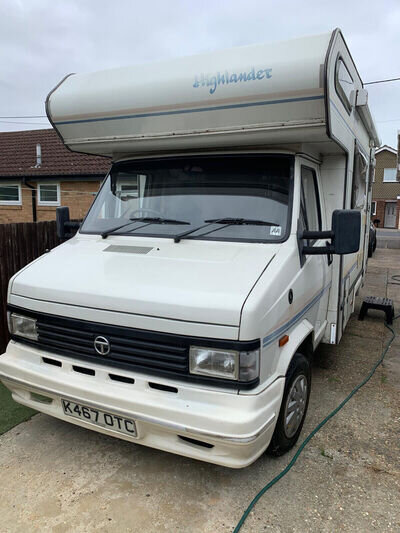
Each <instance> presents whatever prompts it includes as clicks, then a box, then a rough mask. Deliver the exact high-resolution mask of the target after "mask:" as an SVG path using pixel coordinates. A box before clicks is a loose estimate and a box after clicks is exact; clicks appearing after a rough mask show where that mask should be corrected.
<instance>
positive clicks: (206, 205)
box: [0, 30, 379, 468]
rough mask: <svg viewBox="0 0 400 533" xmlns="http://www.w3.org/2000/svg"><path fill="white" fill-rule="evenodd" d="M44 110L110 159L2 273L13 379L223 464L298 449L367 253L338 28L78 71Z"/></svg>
mask: <svg viewBox="0 0 400 533" xmlns="http://www.w3.org/2000/svg"><path fill="white" fill-rule="evenodd" d="M47 113H48V117H49V119H50V120H51V122H52V124H53V126H54V128H55V129H56V131H57V132H58V133H59V135H60V136H61V138H62V139H63V141H64V143H65V145H66V146H67V147H68V148H70V149H71V150H74V151H77V152H85V153H90V154H98V155H106V156H111V157H112V159H113V166H112V169H111V172H110V174H109V175H108V176H107V177H106V179H105V180H104V182H103V185H102V187H101V189H100V191H99V193H98V195H97V197H96V199H95V201H94V203H93V205H92V207H91V209H90V210H89V212H88V214H87V216H86V218H85V220H84V221H83V223H82V224H81V225H80V227H79V230H78V232H77V233H76V235H75V236H73V238H70V239H68V240H66V241H65V242H64V243H63V244H61V245H60V246H58V247H57V248H55V249H53V250H51V251H50V252H49V253H47V254H45V255H43V256H41V257H40V258H39V259H37V260H36V261H34V262H33V263H31V264H30V265H28V266H27V267H25V268H24V269H22V270H21V271H20V272H19V273H17V274H16V275H15V276H14V277H13V278H12V279H11V280H10V284H9V292H8V306H9V308H8V309H9V316H8V318H9V328H10V334H11V341H10V343H9V345H8V347H7V351H6V353H5V354H3V355H2V356H1V357H0V378H1V380H2V381H3V382H4V383H5V385H6V386H7V387H8V388H9V389H10V390H11V391H12V394H13V398H14V399H15V400H16V401H17V402H20V403H22V404H24V405H28V406H31V407H33V408H35V409H37V410H39V411H42V412H44V413H47V414H49V415H52V416H55V417H58V418H60V419H63V420H65V421H69V422H72V423H74V424H78V425H80V426H83V427H85V428H90V429H95V430H97V431H100V432H102V433H105V434H108V435H113V436H116V437H120V438H122V439H126V440H128V441H131V442H133V443H138V444H144V445H146V446H151V447H154V448H159V449H161V450H166V451H169V452H174V453H177V454H181V455H185V456H189V457H193V458H196V459H201V460H204V461H209V462H212V463H216V464H220V465H225V466H228V467H235V468H239V467H244V466H246V465H249V464H250V463H252V462H253V461H255V460H256V459H257V457H259V456H260V455H261V454H262V453H263V452H264V451H265V450H266V449H269V450H270V451H271V452H272V453H275V454H281V453H283V452H285V451H286V450H288V449H290V448H291V447H292V446H293V445H294V443H295V442H296V440H297V438H298V436H299V434H300V431H301V428H302V424H303V421H304V417H305V414H306V410H307V405H308V398H309V394H310V386H311V380H310V363H311V359H312V354H313V351H314V350H315V348H316V347H317V346H318V344H319V343H320V342H324V343H331V344H335V343H338V342H339V341H340V338H341V336H342V334H343V331H344V328H345V326H346V323H347V321H348V319H349V316H350V314H351V313H352V311H353V309H354V299H355V294H356V293H357V290H358V289H359V287H360V286H361V285H362V283H363V277H364V274H365V269H366V261H367V250H368V235H369V232H368V224H369V218H370V197H371V193H370V190H371V182H372V176H373V168H374V147H375V146H377V145H379V139H378V137H377V133H376V130H375V127H374V124H373V121H372V119H371V115H370V112H369V109H368V105H367V92H366V90H365V89H364V88H363V83H362V81H361V78H360V76H359V74H358V72H357V69H356V66H355V64H354V62H353V59H352V57H351V55H350V53H349V50H348V48H347V46H346V43H345V41H344V39H343V37H342V34H341V32H340V31H339V30H335V31H334V32H332V33H330V34H326V35H319V36H314V37H307V38H302V39H297V40H292V41H287V42H281V43H273V44H267V45H261V46H248V47H244V48H237V49H233V50H226V51H222V52H215V53H212V54H205V55H199V56H196V57H182V58H179V59H176V60H173V61H166V62H161V63H157V64H153V65H141V66H135V67H127V68H119V69H116V70H108V71H103V72H97V73H94V74H82V75H70V76H67V77H66V78H65V79H64V80H62V82H61V83H60V84H59V85H58V86H57V87H56V88H55V89H54V90H53V91H52V92H51V93H50V94H49V96H48V99H47ZM66 210H67V208H61V210H60V211H59V213H58V223H59V231H60V234H61V235H62V236H64V237H65V236H66V232H68V228H71V226H72V225H73V223H72V222H70V221H69V217H68V213H67V211H66Z"/></svg>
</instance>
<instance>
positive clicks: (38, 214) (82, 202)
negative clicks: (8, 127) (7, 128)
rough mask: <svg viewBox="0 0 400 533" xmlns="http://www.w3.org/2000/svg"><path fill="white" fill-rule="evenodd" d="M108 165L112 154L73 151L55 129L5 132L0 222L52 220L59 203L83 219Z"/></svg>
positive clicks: (0, 145) (0, 150) (0, 149)
mask: <svg viewBox="0 0 400 533" xmlns="http://www.w3.org/2000/svg"><path fill="white" fill-rule="evenodd" d="M109 168H110V160H109V159H108V158H105V157H98V156H91V155H84V154H77V153H73V152H70V151H69V150H68V149H67V148H65V146H64V144H63V143H62V142H61V140H60V138H59V137H58V135H57V133H56V132H55V131H54V130H52V129H45V130H27V131H13V132H1V133H0V223H7V222H32V221H36V220H37V221H41V220H53V219H54V218H55V210H56V207H57V206H59V205H64V206H68V207H69V208H70V213H71V218H72V219H81V218H83V216H84V215H85V214H86V212H87V210H88V209H89V207H90V205H91V203H92V201H93V198H94V195H95V194H96V192H97V191H98V189H99V185H100V182H101V180H102V179H103V178H104V176H105V175H106V173H107V172H108V170H109Z"/></svg>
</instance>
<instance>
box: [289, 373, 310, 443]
mask: <svg viewBox="0 0 400 533" xmlns="http://www.w3.org/2000/svg"><path fill="white" fill-rule="evenodd" d="M306 402H307V379H306V377H305V376H304V375H302V374H301V375H300V376H297V378H296V379H295V380H294V381H293V383H292V386H291V387H290V391H289V394H288V397H287V400H286V406H285V418H284V431H285V435H286V437H287V438H289V439H290V438H291V437H293V435H295V434H296V431H297V430H298V429H299V427H300V424H301V422H302V420H303V417H304V412H305V409H306Z"/></svg>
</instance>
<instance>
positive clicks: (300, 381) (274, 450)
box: [268, 353, 311, 456]
mask: <svg viewBox="0 0 400 533" xmlns="http://www.w3.org/2000/svg"><path fill="white" fill-rule="evenodd" d="M310 390H311V368H310V363H309V361H308V359H307V358H306V357H304V355H303V354H300V353H296V354H295V356H294V357H293V359H292V361H291V363H290V365H289V369H288V371H287V374H286V383H285V390H284V393H283V399H282V405H281V409H280V412H279V417H278V421H277V423H276V426H275V431H274V434H273V436H272V439H271V443H270V445H269V448H268V452H269V453H271V454H272V455H277V456H279V455H282V454H284V453H286V452H287V451H289V450H290V449H291V448H292V447H293V446H294V445H295V444H296V442H297V439H298V438H299V435H300V433H301V430H302V427H303V424H304V420H305V417H306V413H307V408H308V400H309V398H310Z"/></svg>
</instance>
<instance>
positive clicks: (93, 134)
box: [47, 34, 331, 156]
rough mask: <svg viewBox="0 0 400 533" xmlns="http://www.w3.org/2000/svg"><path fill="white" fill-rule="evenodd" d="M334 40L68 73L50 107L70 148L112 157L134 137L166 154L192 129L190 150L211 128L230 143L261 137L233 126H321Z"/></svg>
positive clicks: (299, 41)
mask: <svg viewBox="0 0 400 533" xmlns="http://www.w3.org/2000/svg"><path fill="white" fill-rule="evenodd" d="M330 36H331V35H330V34H324V35H319V36H313V37H307V38H303V39H295V40H291V41H286V42H280V43H273V44H265V45H257V46H246V47H243V48H238V49H232V50H223V51H219V52H215V53H213V54H212V55H210V54H203V55H198V56H195V57H182V58H178V59H174V60H170V61H164V62H160V63H156V64H152V65H138V66H134V67H123V68H119V69H114V70H106V71H102V72H96V73H93V74H79V75H71V76H69V77H67V78H66V79H65V81H64V82H63V83H62V84H61V85H60V86H59V87H58V89H57V90H56V91H55V92H54V93H53V94H51V95H50V96H49V100H48V103H47V108H48V113H49V115H50V117H51V120H52V121H53V123H54V124H55V126H56V127H57V129H58V131H59V132H60V134H61V135H62V137H63V138H64V141H65V143H66V144H67V146H69V147H70V148H71V149H73V150H81V151H85V152H91V153H101V154H103V155H112V156H115V155H116V154H123V153H126V152H131V150H132V142H133V141H134V142H136V143H138V144H139V145H140V146H141V148H139V150H141V149H142V150H149V149H150V150H151V151H155V150H160V149H166V150H167V149H174V148H173V147H175V146H176V145H177V143H179V144H180V147H181V148H182V142H181V141H183V142H185V141H184V138H185V137H186V136H187V135H190V136H191V141H190V144H191V147H192V148H193V147H194V146H196V145H198V146H200V145H201V143H202V140H201V136H202V134H207V138H208V139H209V138H210V133H213V132H214V133H218V134H219V135H218V137H219V138H221V137H223V138H224V140H223V141H216V140H215V141H214V140H213V143H214V142H218V143H220V142H222V143H223V144H224V145H225V146H228V145H230V146H232V145H233V144H235V142H236V143H240V144H242V142H243V140H245V142H246V144H248V143H249V141H250V139H251V138H252V137H254V140H256V139H257V138H258V141H259V140H260V139H261V138H262V134H261V135H260V133H258V135H257V131H254V135H253V136H249V135H244V136H243V135H240V136H238V135H234V133H235V130H239V131H238V132H237V133H239V132H243V130H246V131H247V130H248V131H251V130H261V129H264V128H265V127H266V126H268V128H269V127H272V126H273V127H275V128H277V127H278V128H281V127H282V125H286V126H290V125H292V126H295V125H297V126H299V125H307V124H309V125H310V124H311V125H314V126H318V125H320V124H321V123H323V121H324V96H323V86H322V83H323V76H322V75H323V72H322V70H321V68H322V67H323V63H324V58H325V54H326V50H327V48H328V44H329V40H330ZM288 57H290V58H291V60H290V61H288V60H287V58H288ZM241 75H242V76H244V75H245V76H246V80H245V81H244V80H242V81H240V80H239V79H238V78H239V77H240V76H241ZM253 78H254V79H253ZM222 79H223V80H224V81H223V82H222ZM228 79H229V82H227V80H228ZM235 79H237V81H234V80H235ZM218 80H219V81H220V83H219V84H218ZM203 82H204V85H203ZM215 84H216V85H215ZM214 89H215V90H214ZM155 103H156V104H155ZM232 137H233V139H236V140H232ZM168 138H169V139H168ZM195 139H196V140H195ZM206 142H207V143H208V144H209V141H206ZM250 142H251V141H250ZM264 142H265V140H264Z"/></svg>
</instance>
